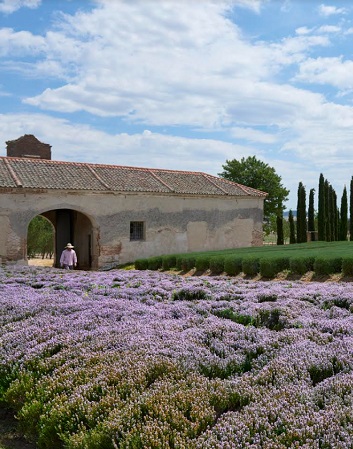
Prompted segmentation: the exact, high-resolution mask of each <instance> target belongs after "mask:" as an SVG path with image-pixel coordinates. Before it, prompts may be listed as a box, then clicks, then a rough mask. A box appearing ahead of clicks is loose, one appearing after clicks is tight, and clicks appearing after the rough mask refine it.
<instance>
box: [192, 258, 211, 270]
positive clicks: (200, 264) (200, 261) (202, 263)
mask: <svg viewBox="0 0 353 449" xmlns="http://www.w3.org/2000/svg"><path fill="white" fill-rule="evenodd" d="M195 268H196V270H197V271H206V270H208V269H209V268H210V258H209V256H207V255H205V256H200V257H197V258H196V260H195Z"/></svg>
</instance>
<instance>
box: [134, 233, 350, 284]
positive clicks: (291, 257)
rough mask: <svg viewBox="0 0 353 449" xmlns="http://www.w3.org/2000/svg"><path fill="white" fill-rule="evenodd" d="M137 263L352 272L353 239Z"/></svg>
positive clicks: (216, 268) (230, 269)
mask: <svg viewBox="0 0 353 449" xmlns="http://www.w3.org/2000/svg"><path fill="white" fill-rule="evenodd" d="M350 259H352V260H350ZM135 267H136V268H137V269H150V270H158V269H163V270H168V269H176V270H183V271H189V270H191V269H193V268H196V269H197V270H199V271H204V270H207V269H210V270H211V271H213V272H214V273H222V272H225V273H227V274H230V275H234V274H238V273H240V272H244V273H245V274H249V275H254V274H256V273H260V274H261V275H263V276H264V277H273V276H274V275H275V274H276V273H275V271H276V270H277V272H280V271H284V270H289V271H291V272H293V273H295V274H303V273H304V272H306V271H315V272H316V273H317V274H319V275H322V274H331V273H339V272H341V271H342V272H343V274H346V275H352V274H353V242H348V241H346V242H309V243H300V244H292V245H264V246H257V247H247V248H235V249H227V250H222V251H205V252H194V253H185V254H172V255H164V256H158V257H151V258H149V259H139V260H136V261H135Z"/></svg>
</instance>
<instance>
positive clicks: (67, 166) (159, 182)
mask: <svg viewBox="0 0 353 449" xmlns="http://www.w3.org/2000/svg"><path fill="white" fill-rule="evenodd" d="M13 187H18V188H26V189H60V190H94V191H113V192H154V193H174V194H189V195H229V196H251V197H253V196H256V197H265V196H266V193H264V192H261V191H260V190H256V189H252V188H250V187H246V186H243V185H241V184H237V183H235V182H231V181H227V180H226V179H223V178H218V177H216V176H211V175H208V174H206V173H202V172H188V171H177V170H162V169H153V168H138V167H126V166H120V165H103V164H87V163H77V162H61V161H53V160H46V159H30V158H28V159H27V158H15V157H0V188H13Z"/></svg>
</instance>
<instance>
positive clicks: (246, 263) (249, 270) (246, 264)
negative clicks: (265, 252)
mask: <svg viewBox="0 0 353 449" xmlns="http://www.w3.org/2000/svg"><path fill="white" fill-rule="evenodd" d="M242 271H243V273H244V274H246V275H248V276H255V275H256V274H257V273H259V271H260V258H259V257H256V256H248V257H245V258H244V259H243V260H242Z"/></svg>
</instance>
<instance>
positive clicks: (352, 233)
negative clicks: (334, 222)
mask: <svg viewBox="0 0 353 449" xmlns="http://www.w3.org/2000/svg"><path fill="white" fill-rule="evenodd" d="M349 240H353V176H352V178H351V185H350V197H349Z"/></svg>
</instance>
